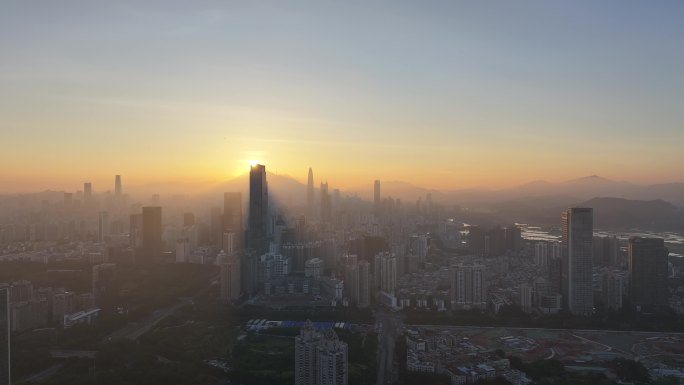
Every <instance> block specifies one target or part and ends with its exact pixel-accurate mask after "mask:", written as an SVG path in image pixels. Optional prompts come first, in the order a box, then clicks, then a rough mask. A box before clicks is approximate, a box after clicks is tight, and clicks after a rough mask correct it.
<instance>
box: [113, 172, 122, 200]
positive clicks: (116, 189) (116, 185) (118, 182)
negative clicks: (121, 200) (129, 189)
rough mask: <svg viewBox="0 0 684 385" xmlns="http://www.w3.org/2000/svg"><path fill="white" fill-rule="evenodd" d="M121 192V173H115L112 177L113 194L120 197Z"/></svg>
mask: <svg viewBox="0 0 684 385" xmlns="http://www.w3.org/2000/svg"><path fill="white" fill-rule="evenodd" d="M121 193H122V190H121V175H116V176H115V177H114V195H116V196H117V197H120V196H121Z"/></svg>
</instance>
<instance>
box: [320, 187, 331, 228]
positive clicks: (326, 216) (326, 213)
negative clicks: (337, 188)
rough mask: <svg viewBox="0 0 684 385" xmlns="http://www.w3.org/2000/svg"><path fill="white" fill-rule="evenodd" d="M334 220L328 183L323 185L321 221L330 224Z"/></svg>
mask: <svg viewBox="0 0 684 385" xmlns="http://www.w3.org/2000/svg"><path fill="white" fill-rule="evenodd" d="M331 218H332V201H331V199H330V193H329V192H328V182H326V183H321V221H322V222H330V220H331Z"/></svg>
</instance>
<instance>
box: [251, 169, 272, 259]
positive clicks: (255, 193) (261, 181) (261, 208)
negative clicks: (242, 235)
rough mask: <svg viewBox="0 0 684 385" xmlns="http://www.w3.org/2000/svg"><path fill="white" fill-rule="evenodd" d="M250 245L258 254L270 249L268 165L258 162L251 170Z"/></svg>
mask: <svg viewBox="0 0 684 385" xmlns="http://www.w3.org/2000/svg"><path fill="white" fill-rule="evenodd" d="M247 236H248V245H247V246H248V247H249V248H251V249H253V250H255V251H256V252H257V253H258V254H262V253H265V252H266V251H268V183H267V182H266V166H264V165H261V164H257V165H254V166H252V167H251V169H250V171H249V229H248V234H247Z"/></svg>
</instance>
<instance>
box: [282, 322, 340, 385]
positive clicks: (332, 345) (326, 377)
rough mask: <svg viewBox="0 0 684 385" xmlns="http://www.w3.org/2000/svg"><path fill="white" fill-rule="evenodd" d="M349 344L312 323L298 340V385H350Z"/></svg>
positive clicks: (296, 352)
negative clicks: (348, 383)
mask: <svg viewBox="0 0 684 385" xmlns="http://www.w3.org/2000/svg"><path fill="white" fill-rule="evenodd" d="M347 351H348V348H347V344H346V343H344V342H342V341H340V340H339V339H338V338H337V335H336V334H335V332H334V331H332V330H326V331H319V330H316V329H314V328H313V326H312V325H311V323H308V324H307V325H306V326H305V327H304V328H302V330H301V331H300V334H299V335H298V336H297V337H295V385H347V381H348V375H349V374H348V373H349V371H348V357H347Z"/></svg>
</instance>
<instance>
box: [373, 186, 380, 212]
mask: <svg viewBox="0 0 684 385" xmlns="http://www.w3.org/2000/svg"><path fill="white" fill-rule="evenodd" d="M373 205H374V206H373V207H374V208H375V215H377V216H380V207H381V205H382V202H381V201H380V181H379V180H375V183H374V184H373Z"/></svg>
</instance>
